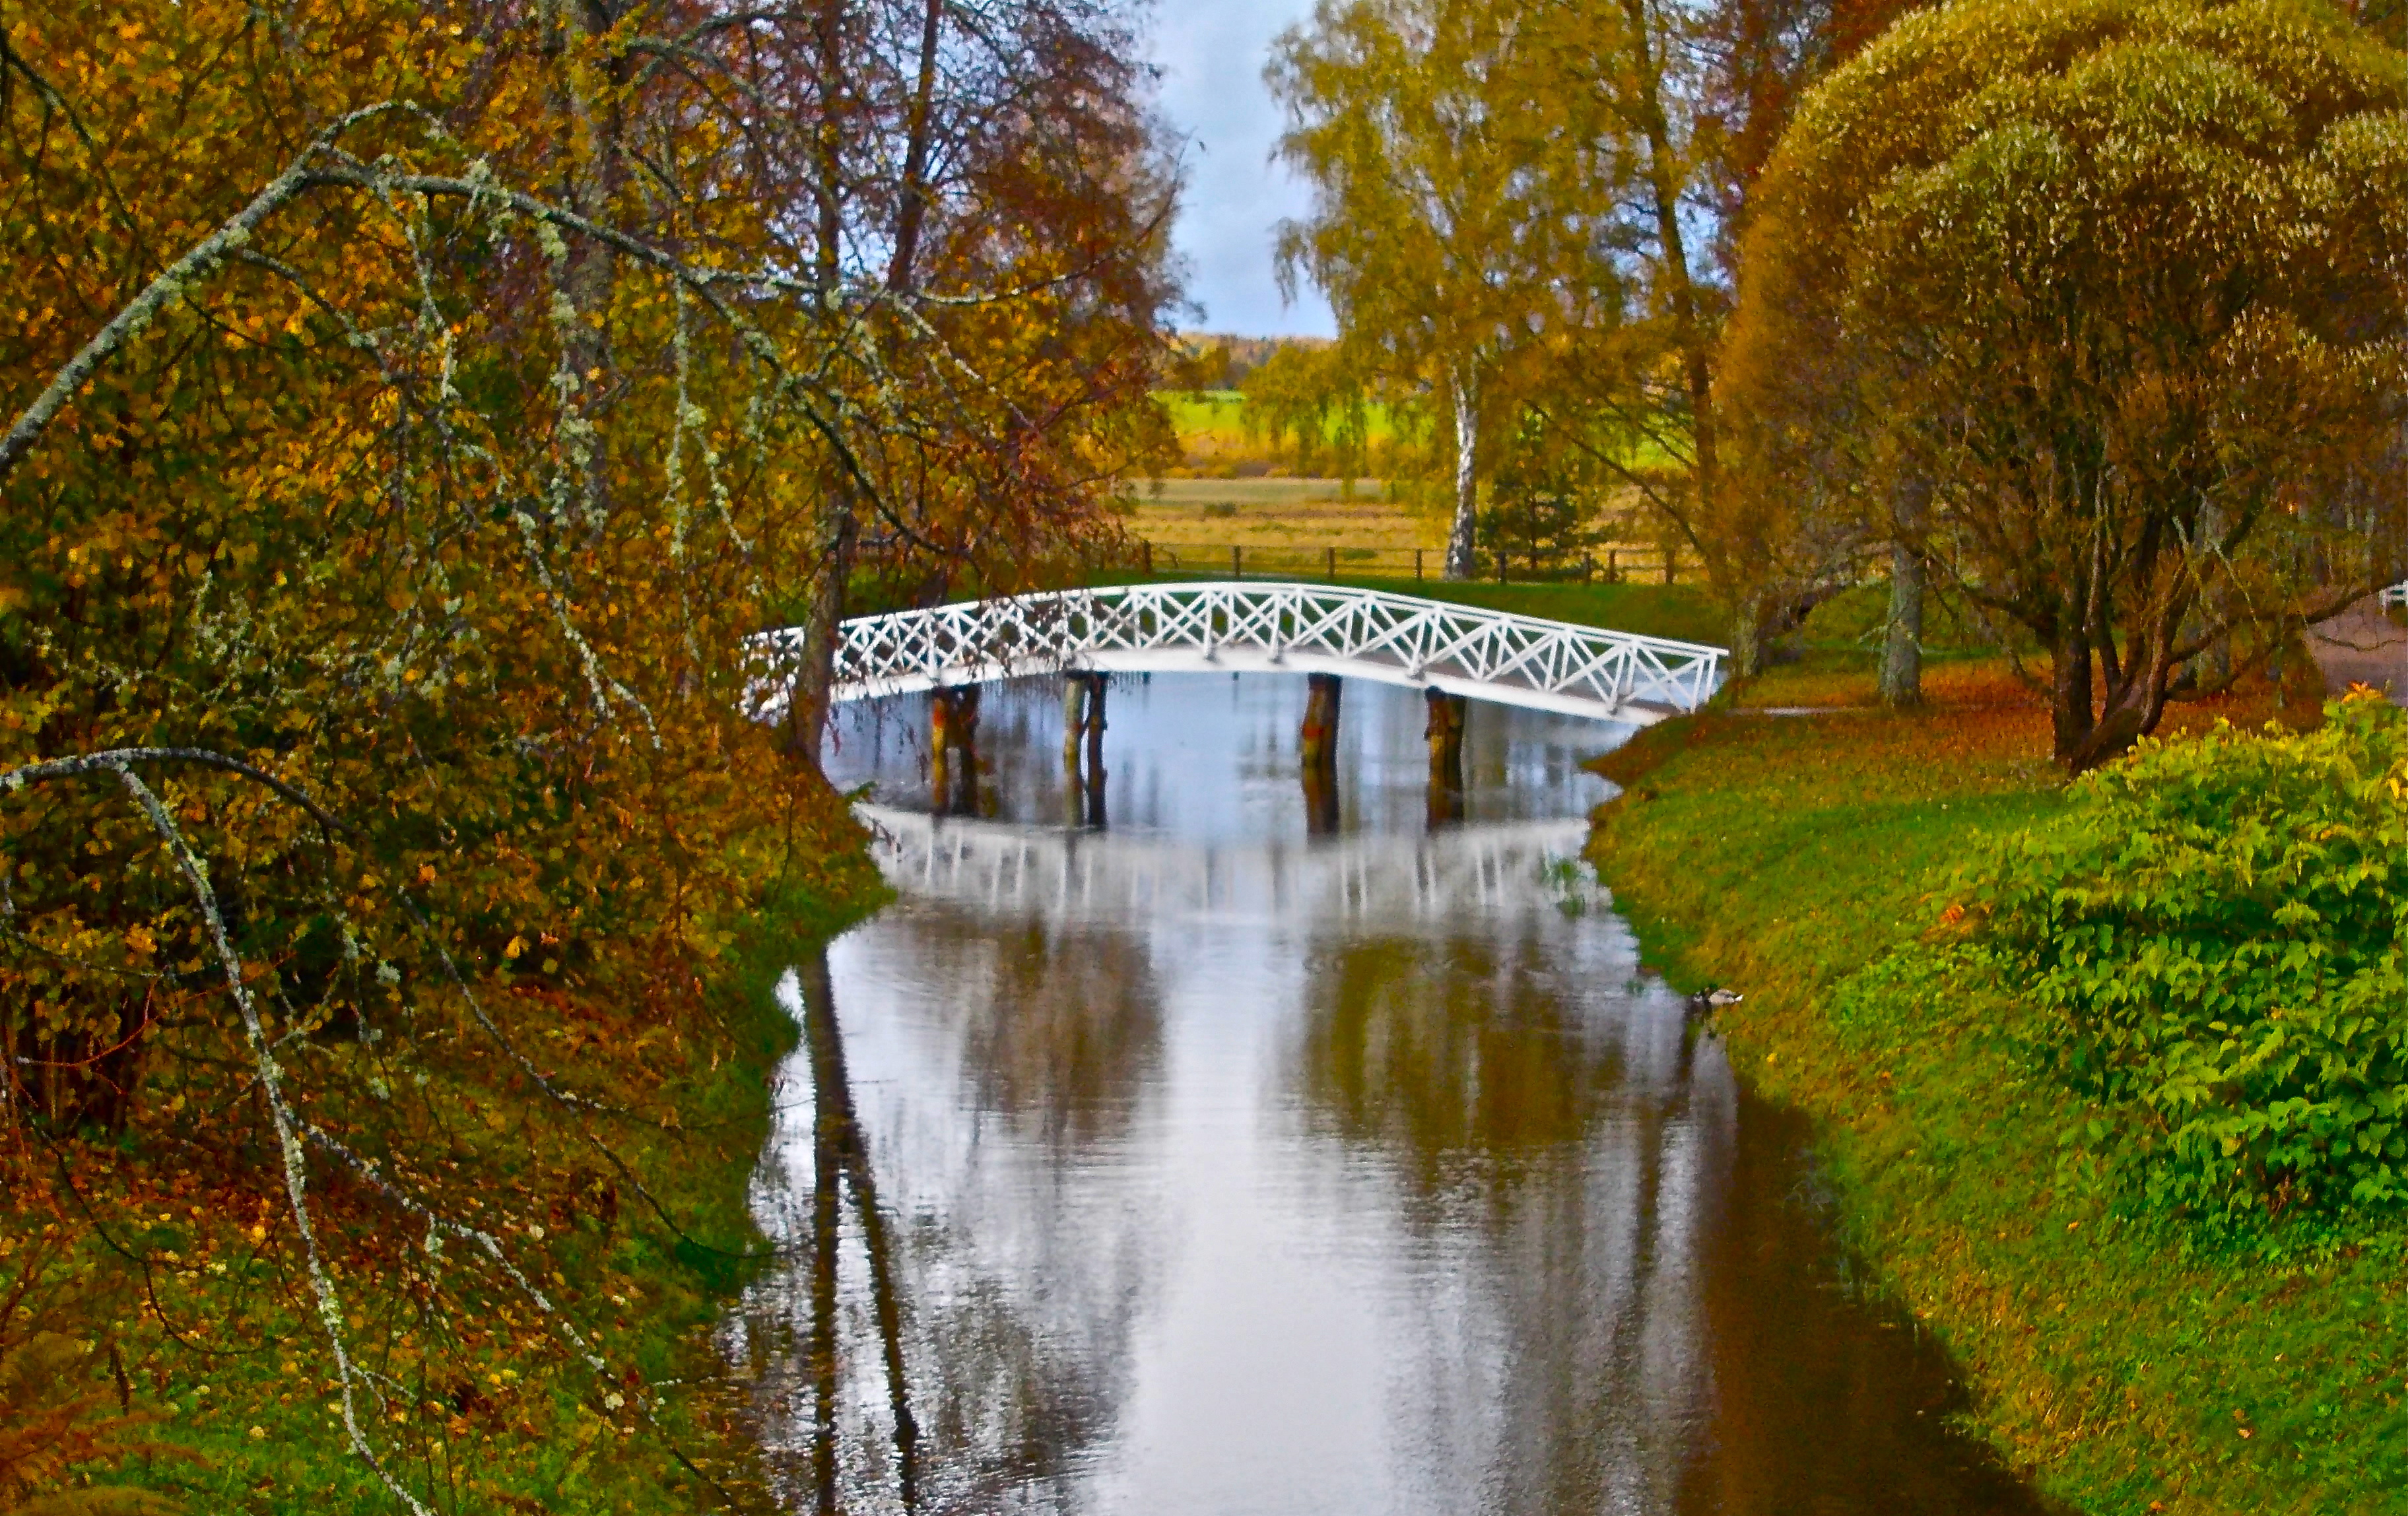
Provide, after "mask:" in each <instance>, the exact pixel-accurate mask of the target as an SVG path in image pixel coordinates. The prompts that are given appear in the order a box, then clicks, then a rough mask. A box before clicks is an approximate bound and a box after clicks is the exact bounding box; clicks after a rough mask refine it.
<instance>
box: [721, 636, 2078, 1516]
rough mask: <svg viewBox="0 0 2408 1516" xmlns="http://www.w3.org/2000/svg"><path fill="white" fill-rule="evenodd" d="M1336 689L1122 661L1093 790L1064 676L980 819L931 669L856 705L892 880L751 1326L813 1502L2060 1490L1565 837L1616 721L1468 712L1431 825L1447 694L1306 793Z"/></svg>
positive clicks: (1430, 1499)
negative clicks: (2001, 1452) (1456, 809)
mask: <svg viewBox="0 0 2408 1516" xmlns="http://www.w3.org/2000/svg"><path fill="white" fill-rule="evenodd" d="M1304 704H1305V681H1304V680H1303V679H1300V678H1283V677H1273V676H1247V677H1246V678H1243V679H1227V678H1221V677H1217V676H1202V675H1197V676H1177V677H1157V678H1155V679H1151V680H1142V679H1115V680H1114V681H1113V683H1112V686H1111V694H1110V700H1109V721H1110V728H1109V732H1108V734H1107V739H1106V766H1107V768H1108V771H1109V772H1108V782H1107V786H1106V789H1105V798H1106V801H1107V806H1106V811H1105V813H1106V815H1107V817H1108V819H1109V823H1110V824H1109V825H1108V826H1107V827H1105V828H1102V829H1097V828H1094V827H1088V826H1071V825H1069V824H1068V822H1067V818H1068V817H1069V816H1070V815H1071V814H1072V813H1073V807H1072V799H1071V796H1070V795H1069V794H1068V791H1067V790H1066V788H1065V784H1066V781H1065V778H1064V772H1063V766H1062V757H1061V724H1062V720H1063V717H1062V703H1061V698H1060V694H1059V684H1058V682H1057V681H1035V680H1032V681H1024V682H1018V683H1013V684H1006V685H997V686H994V687H991V688H990V689H989V690H987V692H986V693H985V694H984V697H983V703H982V722H981V723H980V728H979V734H978V737H979V747H980V755H981V758H982V770H983V772H982V782H981V795H980V799H979V803H978V808H979V811H980V814H979V815H977V816H975V817H968V816H965V817H955V818H948V819H942V820H939V819H935V818H932V817H931V816H930V814H929V810H930V797H929V794H928V781H927V778H926V764H925V749H926V730H927V720H928V717H927V707H928V701H927V697H925V696H911V697H898V698H896V699H893V700H888V701H881V702H872V703H865V704H863V705H860V706H855V707H850V708H845V709H844V711H843V713H842V716H841V718H840V720H839V723H838V727H837V730H836V731H835V733H834V734H833V736H832V739H831V749H830V753H829V763H830V767H831V769H832V771H833V772H834V774H835V775H836V777H837V778H838V779H839V781H840V782H842V783H845V784H848V785H851V784H855V783H865V782H870V783H874V784H875V786H876V790H875V797H876V800H877V803H878V805H879V806H880V808H881V809H880V810H878V811H876V812H873V814H875V815H877V816H878V817H880V819H881V820H882V831H883V833H884V836H883V840H882V861H883V863H884V865H885V866H886V867H887V868H888V871H889V874H890V877H891V878H892V879H893V880H895V881H896V886H897V889H898V891H899V894H900V898H898V899H897V901H896V903H895V904H894V905H892V906H891V907H889V908H886V909H885V910H883V911H882V912H881V913H880V914H879V915H878V916H876V917H875V918H874V919H872V920H870V921H869V922H866V923H865V924H863V925H861V926H859V927H857V928H855V929H854V930H853V931H852V932H849V933H847V934H845V935H844V936H843V937H840V938H839V939H838V940H837V941H835V942H834V943H832V944H830V945H829V946H828V947H827V948H826V950H825V951H824V955H815V956H812V957H811V958H810V959H809V960H808V961H806V962H804V963H801V964H798V965H796V972H795V973H794V974H793V975H792V976H790V977H789V979H788V980H787V981H786V983H785V985H784V986H783V987H782V990H781V994H784V995H785V997H786V1001H787V1004H788V1007H789V1008H790V1009H791V1010H793V1011H794V1012H795V1014H796V1016H797V1018H798V1019H800V1020H802V1021H804V1022H805V1023H806V1026H807V1029H808V1032H809V1035H808V1036H807V1037H806V1038H805V1041H804V1046H803V1047H802V1048H801V1049H800V1050H799V1051H797V1052H796V1054H795V1056H794V1058H793V1060H792V1061H791V1063H790V1065H789V1066H788V1067H787V1068H786V1070H785V1071H784V1074H783V1077H782V1079H781V1089H780V1111H781V1114H780V1117H779V1120H778V1124H777V1126H776V1129H775V1132H774V1134H773V1136H772V1137H771V1140H770V1142H769V1144H768V1147H767V1152H766V1153H765V1156H764V1159H763V1163H762V1166H761V1169H760V1172H759V1175H758V1178H757V1180H756V1183H755V1187H754V1204H755V1207H756V1209H757V1212H758V1215H759V1217H760V1220H761V1223H762V1225H763V1226H764V1228H765V1229H766V1230H767V1232H768V1234H769V1235H770V1236H771V1237H773V1238H774V1239H776V1240H777V1241H778V1242H779V1243H780V1244H781V1246H782V1249H783V1256H784V1257H785V1258H786V1259H787V1260H788V1261H787V1262H786V1263H784V1264H782V1265H781V1266H779V1267H778V1268H777V1269H775V1270H773V1271H772V1272H770V1273H769V1274H767V1276H766V1277H764V1278H763V1279H761V1280H758V1281H757V1282H756V1283H755V1284H754V1285H753V1287H752V1288H751V1289H750V1290H749V1292H748V1293H747V1294H746V1296H745V1297H744V1299H743V1301H742V1303H741V1305H740V1308H739V1309H738V1310H736V1311H735V1312H734V1313H733V1314H732V1316H731V1318H730V1319H729V1321H728V1323H726V1326H725V1330H724V1338H725V1343H724V1345H725V1349H726V1351H727V1352H728V1353H729V1354H730V1355H731V1356H732V1358H733V1359H734V1360H735V1361H736V1362H737V1364H738V1366H740V1367H741V1368H742V1369H743V1370H744V1371H745V1372H746V1373H747V1374H748V1375H749V1376H750V1379H751V1382H753V1384H754V1385H755V1387H756V1389H755V1407H756V1412H757V1416H758V1420H759V1423H760V1428H761V1436H762V1437H763V1438H764V1442H765V1445H766V1447H767V1451H768V1455H769V1458H770V1461H771V1464H772V1466H773V1469H774V1470H775V1473H776V1477H777V1479H778V1480H779V1482H780V1484H781V1495H783V1497H784V1498H785V1499H786V1500H787V1502H788V1503H789V1505H791V1506H793V1507H795V1508H796V1509H841V1510H846V1511H857V1512H879V1511H889V1510H901V1509H907V1506H908V1507H909V1508H910V1509H921V1510H926V1511H944V1512H998V1511H1014V1512H1019V1511H1026V1512H1128V1513H1144V1516H1179V1513H1189V1512H1193V1513H1198V1516H1201V1513H1208V1512H1209V1513H1215V1516H1219V1513H1263V1516H1272V1513H1291V1512H1293V1513H1297V1516H1303V1513H1325V1512H1361V1513H1366V1516H1388V1513H1398V1516H1401V1513H1407V1512H1416V1513H1418V1512H1429V1513H1445V1516H1468V1513H1472V1512H1498V1513H1506V1512H1512V1513H1531V1516H1538V1513H1557V1512H1565V1513H1569V1512H1592V1511H1612V1512H1728V1513H1756V1512H1762V1513H1767V1516H1770V1513H1792V1512H1812V1513H1816V1516H1841V1513H1851V1512H1867V1513H1871V1512H1882V1513H1891V1516H1895V1513H1907V1512H2023V1511H2037V1510H2040V1509H2042V1506H2041V1505H2040V1503H2039V1502H2037V1501H2036V1499H2035V1498H2034V1497H2033V1496H2032V1495H2029V1494H2028V1492H2027V1491H2026V1490H2025V1489H2024V1488H2023V1487H2022V1486H2021V1485H2020V1484H2018V1483H2017V1482H2016V1481H2015V1480H2014V1479H2013V1478H2011V1477H2010V1476H2009V1475H2008V1474H2007V1473H2006V1472H2005V1471H2004V1470H2002V1469H2001V1468H2000V1466H1999V1465H1998V1464H1997V1462H1996V1461H1995V1459H1994V1458H1993V1457H1992V1456H1991V1455H1990V1454H1989V1453H1988V1452H1986V1450H1985V1449H1984V1448H1982V1447H1981V1446H1979V1445H1978V1444H1976V1443H1975V1442H1973V1441H1971V1440H1970V1439H1969V1438H1967V1437H1964V1436H1963V1435H1962V1434H1960V1433H1959V1432H1958V1431H1957V1430H1956V1429H1955V1427H1954V1425H1953V1423H1952V1417H1953V1416H1954V1414H1955V1413H1957V1411H1959V1410H1960V1409H1962V1406H1963V1394H1962V1392H1961V1390H1960V1388H1959V1387H1958V1385H1957V1381H1956V1380H1955V1379H1954V1378H1953V1376H1952V1374H1951V1371H1950V1368H1949V1365H1948V1364H1947V1362H1946V1360H1945V1358H1944V1356H1943V1355H1942V1353H1941V1352H1939V1351H1938V1349H1937V1348H1936V1346H1935V1345H1934V1344H1933V1343H1932V1342H1931V1341H1930V1340H1929V1339H1928V1337H1926V1336H1925V1335H1923V1334H1922V1333H1920V1332H1919V1331H1918V1330H1917V1329H1916V1328H1915V1326H1914V1323H1912V1321H1910V1320H1908V1319H1906V1318H1905V1317H1904V1316H1903V1315H1902V1314H1901V1313H1900V1312H1899V1311H1898V1310H1897V1309H1894V1308H1892V1307H1890V1306H1888V1305H1886V1304H1885V1303H1883V1302H1880V1301H1878V1300H1876V1299H1871V1298H1868V1295H1867V1294H1866V1292H1865V1291H1864V1290H1863V1289H1862V1288H1860V1280H1859V1278H1858V1273H1857V1271H1856V1269H1855V1268H1854V1267H1853V1266H1851V1263H1850V1261H1849V1258H1848V1256H1847V1254H1846V1253H1845V1252H1844V1251H1843V1250H1842V1249H1841V1248H1839V1247H1838V1246H1837V1245H1836V1244H1835V1242H1834V1240H1833V1237H1832V1235H1831V1217H1830V1213H1829V1211H1830V1208H1829V1203H1828V1196H1827V1194H1826V1193H1825V1191H1824V1188H1823V1186H1822V1185H1821V1183H1820V1182H1819V1181H1818V1179H1817V1175H1816V1169H1815V1165H1814V1160H1813V1153H1812V1151H1811V1148H1810V1146H1809V1143H1808V1136H1809V1134H1808V1132H1807V1131H1806V1129H1805V1127H1804V1125H1803V1123H1801V1122H1800V1121H1799V1119H1798V1118H1796V1117H1795V1116H1793V1115H1791V1114H1789V1113H1787V1112H1785V1111H1784V1110H1782V1109H1780V1108H1776V1107H1774V1106H1772V1105H1770V1104H1769V1103H1767V1102H1765V1101H1763V1100H1760V1099H1758V1098H1756V1097H1755V1096H1754V1095H1752V1094H1750V1093H1749V1091H1748V1089H1747V1087H1746V1086H1745V1084H1744V1083H1743V1082H1742V1081H1741V1080H1737V1079H1735V1078H1734V1077H1733V1074H1732V1071H1731V1068H1730V1065H1728V1063H1727V1061H1726V1060H1725V1058H1724V1055H1723V1052H1722V1050H1721V1047H1720V1045H1719V1044H1718V1042H1717V1041H1716V1039H1715V1038H1714V1037H1713V1036H1712V1035H1710V1034H1701V1033H1699V1031H1698V1030H1697V1029H1696V1027H1695V1026H1694V1024H1693V1023H1691V1021H1690V1019H1689V1018H1688V1017H1687V1016H1686V1015H1685V1014H1684V1005H1683V1002H1682V1001H1681V999H1680V998H1679V997H1678V996H1676V995H1674V994H1671V993H1670V991H1669V990H1668V989H1667V988H1666V987H1665V986H1664V985H1663V984H1662V982H1661V981H1659V980H1656V979H1655V978H1654V977H1652V976H1651V975H1649V974H1647V973H1645V972H1643V971H1642V970H1641V967H1640V965H1639V958H1638V951H1637V947H1636V944H1635V942H1634V940H1633V938H1632V937H1631V934H1630V932H1629V930H1628V928H1627V926H1626V925H1625V923H1624V922H1622V921H1621V920H1620V919H1619V918H1617V917H1616V916H1615V915H1614V914H1613V910H1612V909H1611V904H1610V901H1609V899H1608V898H1607V897H1606V896H1605V894H1603V893H1602V892H1601V891H1599V890H1598V887H1597V886H1596V884H1595V882H1594V880H1593V879H1591V878H1590V876H1589V875H1588V873H1587V870H1586V869H1585V867H1584V865H1580V864H1579V863H1578V862H1577V861H1576V860H1577V854H1578V852H1579V850H1580V847H1581V843H1582V841H1583V838H1584V835H1585V822H1584V817H1585V816H1586V814H1587V812H1588V810H1589V808H1591V807H1593V806H1594V805H1595V804H1596V803H1598V801H1599V800H1601V799H1603V798H1604V797H1605V795H1606V794H1607V793H1608V792H1607V790H1606V788H1605V785H1604V783H1603V781H1602V780H1600V779H1597V778H1595V777H1594V776H1592V775H1590V774H1588V773H1587V772H1585V771H1584V770H1583V769H1582V768H1581V767H1580V762H1581V760H1583V759H1584V758H1585V757H1588V756H1591V755H1593V754H1594V753H1595V752H1597V751H1601V750H1603V749H1605V748H1607V747H1610V746H1612V745H1613V743H1614V742H1615V741H1618V740H1620V739H1621V738H1622V737H1626V736H1627V732H1626V731H1621V730H1618V729H1615V728H1612V727H1605V726H1600V725H1598V724H1597V723H1595V722H1583V721H1577V720H1570V719H1566V718H1558V717H1553V716H1547V715H1541V714H1538V713H1533V712H1527V711H1514V710H1508V709H1505V708H1498V707H1491V706H1482V705H1475V706H1473V707H1472V714H1471V721H1470V727H1469V737H1468V741H1467V746H1466V774H1467V780H1468V783H1467V789H1466V794H1465V805H1464V810H1465V812H1466V819H1465V820H1464V821H1462V822H1459V823H1455V824H1446V825H1437V826H1434V825H1432V823H1431V822H1430V820H1429V816H1428V805H1427V784H1426V775H1427V763H1426V752H1425V749H1424V745H1423V740H1422V722H1423V707H1422V702H1421V699H1420V697H1419V696H1418V695H1416V694H1413V693H1412V692H1410V691H1404V690H1395V689H1389V688H1386V687H1384V686H1380V685H1376V684H1370V683H1365V682H1360V681H1352V682H1349V683H1348V684H1347V685H1346V687H1345V691H1344V697H1343V702H1342V719H1341V722H1340V742H1339V763H1338V787H1337V795H1336V800H1335V805H1334V808H1332V807H1329V806H1328V805H1327V804H1326V802H1325V803H1324V808H1323V809H1322V811H1321V815H1322V816H1323V818H1324V820H1323V824H1322V825H1321V826H1320V827H1318V828H1310V829H1309V827H1308V822H1307V818H1308V812H1309V806H1308V800H1307V796H1306V794H1305V792H1304V789H1303V787H1302V786H1301V784H1300V782H1299V778H1298V763H1297V723H1298V720H1299V717H1300V715H1301V714H1302V711H1303V708H1304ZM1316 831H1317V832H1318V833H1319V834H1320V835H1312V833H1313V832H1316ZM847 1118H849V1120H848V1119H847ZM846 1132H852V1133H853V1134H855V1135H856V1137H857V1140H855V1141H852V1142H848V1141H845V1140H841V1139H840V1135H841V1134H843V1133H846ZM815 1133H817V1134H821V1135H822V1138H825V1137H826V1135H827V1134H831V1133H834V1134H839V1138H838V1139H817V1140H815ZM898 1391H899V1393H898Z"/></svg>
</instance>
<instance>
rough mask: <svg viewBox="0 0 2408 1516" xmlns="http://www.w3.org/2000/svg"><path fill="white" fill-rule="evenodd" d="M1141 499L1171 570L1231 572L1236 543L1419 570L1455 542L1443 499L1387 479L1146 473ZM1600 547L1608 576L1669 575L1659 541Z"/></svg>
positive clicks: (1311, 563)
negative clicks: (1401, 492) (1408, 494)
mask: <svg viewBox="0 0 2408 1516" xmlns="http://www.w3.org/2000/svg"><path fill="white" fill-rule="evenodd" d="M1135 500H1136V505H1135V508H1134V511H1133V513H1132V514H1131V515H1130V517H1129V520H1128V528H1129V532H1130V534H1131V535H1132V536H1136V537H1138V538H1139V539H1140V541H1143V542H1146V543H1149V544H1151V545H1152V546H1153V548H1154V566H1155V567H1156V568H1158V569H1162V570H1165V571H1177V572H1195V573H1214V574H1219V573H1227V572H1230V571H1231V560H1230V550H1231V549H1232V548H1235V549H1238V550H1240V569H1239V571H1240V572H1246V573H1276V574H1302V575H1309V576H1315V575H1326V574H1327V573H1329V572H1330V571H1332V569H1334V570H1335V572H1336V573H1337V574H1338V576H1339V577H1340V578H1343V579H1349V580H1352V579H1357V578H1361V577H1365V576H1370V575H1390V576H1400V577H1403V578H1407V579H1410V578H1412V572H1413V563H1414V559H1413V555H1414V553H1415V552H1416V551H1418V552H1420V553H1421V554H1422V566H1423V570H1424V572H1425V574H1426V575H1427V576H1430V577H1435V576H1436V575H1437V574H1438V572H1439V567H1440V562H1441V554H1442V553H1443V551H1444V550H1445V547H1446V531H1447V521H1448V518H1447V514H1446V511H1445V508H1443V507H1436V508H1417V507H1415V506H1414V505H1412V504H1410V503H1407V502H1403V501H1398V500H1393V499H1390V498H1389V497H1388V492H1387V488H1386V486H1385V485H1384V484H1383V482H1382V481H1380V480H1378V479H1355V480H1353V481H1351V483H1350V482H1349V481H1348V480H1344V479H1160V480H1154V481H1146V482H1140V484H1139V485H1138V486H1137V488H1136V492H1135ZM1332 553H1334V554H1335V559H1334V562H1333V561H1332V559H1331V557H1330V554H1332ZM1596 557H1597V561H1598V572H1599V575H1600V577H1603V576H1604V575H1605V573H1606V565H1608V564H1609V563H1611V564H1613V565H1615V567H1616V569H1617V570H1618V571H1621V572H1624V573H1626V574H1632V575H1643V576H1646V577H1648V578H1660V577H1661V573H1662V565H1663V555H1662V551H1661V550H1660V549H1658V548H1657V547H1656V545H1655V544H1653V543H1647V542H1628V543H1623V544H1619V545H1616V546H1613V547H1601V548H1599V549H1598V552H1597V554H1596ZM1694 566H1695V565H1691V568H1692V571H1693V572H1694Z"/></svg>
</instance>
